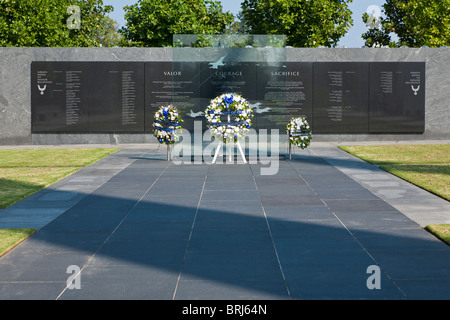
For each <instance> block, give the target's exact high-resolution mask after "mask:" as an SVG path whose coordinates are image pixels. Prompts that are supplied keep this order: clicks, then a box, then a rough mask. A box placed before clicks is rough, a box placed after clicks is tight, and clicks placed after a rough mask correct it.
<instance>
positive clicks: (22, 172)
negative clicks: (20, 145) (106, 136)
mask: <svg viewBox="0 0 450 320" xmlns="http://www.w3.org/2000/svg"><path fill="white" fill-rule="evenodd" d="M117 150H119V149H117V148H74V149H20V150H0V209H5V208H7V207H9V206H11V205H12V204H14V203H16V202H17V201H20V200H22V199H24V198H26V197H28V196H30V195H31V194H33V193H35V192H37V191H39V190H41V189H43V188H45V187H48V186H49V185H51V184H53V183H55V182H57V181H59V180H61V179H63V178H65V177H67V176H68V175H70V174H72V173H74V172H76V171H78V170H79V168H81V167H86V166H88V165H90V164H92V163H94V162H96V161H98V160H100V159H102V158H104V157H106V156H108V155H110V154H111V153H113V152H116V151H117ZM0 214H1V211H0Z"/></svg>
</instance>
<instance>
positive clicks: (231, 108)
mask: <svg viewBox="0 0 450 320" xmlns="http://www.w3.org/2000/svg"><path fill="white" fill-rule="evenodd" d="M221 115H227V116H228V122H222V120H221V119H220V116H221ZM232 115H233V116H235V119H234V120H231V116H232ZM205 117H206V120H207V121H208V127H209V131H210V132H211V135H212V136H214V137H220V138H221V139H223V142H224V143H228V142H232V141H234V142H237V141H238V140H239V139H241V138H243V137H244V136H245V135H246V134H247V133H248V132H249V131H250V126H251V124H252V118H253V110H252V108H251V107H250V104H249V103H248V101H247V100H246V99H244V98H243V97H242V96H240V95H238V94H234V93H226V94H222V95H221V96H218V97H216V98H214V99H212V100H211V102H210V104H209V106H208V107H206V110H205Z"/></svg>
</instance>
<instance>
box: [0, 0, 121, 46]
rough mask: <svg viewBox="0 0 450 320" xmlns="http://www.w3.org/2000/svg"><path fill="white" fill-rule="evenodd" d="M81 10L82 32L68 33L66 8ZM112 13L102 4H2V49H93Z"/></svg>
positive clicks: (31, 0)
mask: <svg viewBox="0 0 450 320" xmlns="http://www.w3.org/2000/svg"><path fill="white" fill-rule="evenodd" d="M70 5H77V6H79V8H80V10H81V13H80V14H81V28H80V29H69V28H68V27H67V19H69V17H70V16H71V13H70V12H69V13H68V10H67V8H68V7H69V6H70ZM111 10H112V7H111V6H104V5H103V1H102V0H84V1H83V0H0V46H3V47H5V46H12V47H92V46H99V45H100V43H101V42H100V41H99V40H98V37H96V36H95V34H96V33H98V31H99V30H101V29H102V28H103V25H104V23H105V18H106V16H105V14H106V13H108V12H110V11H111Z"/></svg>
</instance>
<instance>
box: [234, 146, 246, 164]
mask: <svg viewBox="0 0 450 320" xmlns="http://www.w3.org/2000/svg"><path fill="white" fill-rule="evenodd" d="M236 145H237V146H238V149H239V152H240V153H241V156H242V160H243V161H244V163H247V160H246V159H245V154H244V151H242V147H241V144H240V143H239V141H238V142H236Z"/></svg>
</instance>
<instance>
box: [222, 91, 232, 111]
mask: <svg viewBox="0 0 450 320" xmlns="http://www.w3.org/2000/svg"><path fill="white" fill-rule="evenodd" d="M223 102H225V103H226V104H227V108H228V106H229V105H230V104H232V103H233V102H234V98H233V95H232V94H227V95H225V97H224V98H223Z"/></svg>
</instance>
